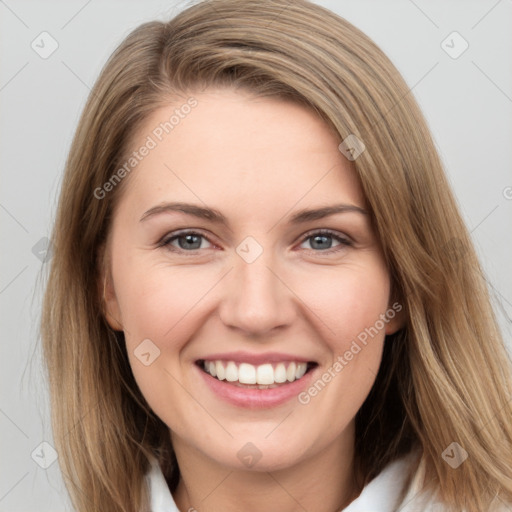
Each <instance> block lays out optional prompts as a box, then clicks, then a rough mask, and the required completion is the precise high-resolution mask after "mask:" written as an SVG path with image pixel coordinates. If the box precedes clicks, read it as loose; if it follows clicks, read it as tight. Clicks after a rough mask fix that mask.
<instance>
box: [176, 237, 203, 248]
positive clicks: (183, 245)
mask: <svg viewBox="0 0 512 512" xmlns="http://www.w3.org/2000/svg"><path fill="white" fill-rule="evenodd" d="M182 239H185V240H186V242H185V243H184V244H182V243H181V241H180V246H181V248H182V249H199V247H200V246H201V241H200V240H199V239H200V236H199V235H184V236H183V237H181V238H180V240H182ZM194 239H195V243H196V244H197V241H198V240H199V245H198V246H197V247H190V244H192V245H193V244H194ZM187 244H188V245H187Z"/></svg>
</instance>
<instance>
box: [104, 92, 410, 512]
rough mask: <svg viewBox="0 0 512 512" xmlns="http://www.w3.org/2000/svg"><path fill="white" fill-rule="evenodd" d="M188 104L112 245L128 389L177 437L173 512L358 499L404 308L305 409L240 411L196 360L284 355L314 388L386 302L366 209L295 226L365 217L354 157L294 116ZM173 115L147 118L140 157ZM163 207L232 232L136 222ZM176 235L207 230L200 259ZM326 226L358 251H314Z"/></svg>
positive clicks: (297, 110) (175, 219)
mask: <svg viewBox="0 0 512 512" xmlns="http://www.w3.org/2000/svg"><path fill="white" fill-rule="evenodd" d="M194 97H195V98H196V99H197V101H198V105H197V106H196V107H195V108H194V109H193V110H192V111H191V112H190V114H188V115H187V116H186V117H185V118H184V119H181V120H180V123H179V124H178V125H177V126H176V127H175V128H174V129H173V131H172V132H171V133H169V134H168V135H166V136H165V137H164V138H163V139H162V141H161V142H159V143H158V145H157V147H155V148H154V149H152V150H151V151H150V152H149V154H148V155H147V156H146V157H145V158H144V159H143V160H142V161H141V162H140V163H139V164H138V165H137V168H136V170H134V171H133V172H132V174H131V175H130V176H129V178H126V179H127V180H129V181H128V182H127V183H126V189H125V190H124V191H123V195H122V197H121V198H120V202H119V204H118V208H117V209H116V211H115V215H114V218H113V224H112V229H111V232H110V236H109V239H108V244H107V255H108V261H109V264H108V266H107V272H106V275H105V278H106V280H107V281H106V282H107V286H106V296H105V298H106V304H107V310H108V319H109V323H110V325H111V326H112V327H113V328H114V329H117V330H123V331H124V332H125V338H126V345H127V350H128V354H129V357H130V364H131V366H132V370H133V373H134V376H135V378H136V381H137V383H138V385H139V387H140V389H141V391H142V393H143V394H144V396H145V397H146V399H147V401H148V403H149V404H150V406H151V407H152V408H153V410H154V411H155V412H156V414H157V415H158V416H159V417H160V418H161V419H162V420H163V421H164V422H165V423H166V424H167V425H168V426H169V429H170V433H171V437H172V441H173V444H174V447H175V450H176V454H177V458H178V463H179V466H180V471H181V476H182V478H181V481H180V484H179V486H178V489H177V491H176V492H175V494H174V498H175V500H176V502H177V504H178V506H179V507H180V509H181V510H188V508H189V507H195V508H196V509H197V510H201V511H203V510H205V511H209V510H212V511H213V510H224V511H231V510H247V511H253V510H254V511H256V510H280V511H285V512H286V511H292V510H293V511H295V510H303V508H304V509H306V510H315V511H318V512H332V511H334V510H339V509H340V508H341V507H344V506H347V505H348V503H349V502H350V501H352V500H353V499H354V498H355V497H356V496H357V495H358V493H359V492H360V490H361V489H356V488H355V487H354V485H353V475H352V470H351V467H352V461H353V446H354V417H355V415H356V413H357V411H358V409H359V408H360V407H361V405H362V403H363V402H364V400H365V398H366V396H367V395H368V393H369V391H370V389H371V386H372V384H373V382H374V380H375V376H376V374H377V371H378V368H379V365H380V361H381V355H382V349H383V344H384V339H385V334H386V333H387V334H389V333H392V332H394V331H396V330H397V329H398V328H399V327H400V317H399V315H397V316H396V317H395V318H394V319H393V320H391V321H389V322H387V323H386V324H385V327H384V328H382V329H380V330H379V332H378V334H377V335H375V336H373V337H372V338H371V339H370V341H369V342H368V344H367V345H366V346H364V348H362V350H361V351H360V352H358V353H357V354H356V355H354V357H353V359H352V360H351V361H349V362H348V364H347V365H346V366H345V367H344V368H343V370H342V371H341V372H339V373H337V374H336V377H335V378H333V379H332V380H331V382H329V383H328V384H327V385H326V386H325V388H324V389H322V391H320V392H319V393H318V394H317V395H316V396H315V397H313V398H312V399H311V401H310V402H309V403H308V404H305V405H304V404H301V403H299V402H298V400H297V398H296V397H294V398H292V399H290V400H288V401H286V402H285V403H284V404H281V405H278V406H275V407H270V408H267V409H250V408H242V407H236V406H234V405H232V404H230V403H227V402H226V401H224V400H223V399H221V398H219V397H218V396H217V395H216V394H214V393H213V392H212V391H211V390H210V389H209V388H208V387H207V386H206V385H205V382H204V379H203V378H202V376H201V374H200V370H198V367H197V366H196V364H195V362H196V361H197V360H198V359H201V358H205V357H207V356H208V355H209V354H213V353H219V352H232V351H238V350H242V351H246V352H249V353H251V354H261V353H265V352H269V351H274V352H284V353H286V354H293V355H297V356H301V357H306V358H307V359H308V360H310V361H315V362H316V363H317V364H318V366H317V367H316V368H315V369H314V375H315V378H313V380H312V382H314V381H315V380H316V379H318V378H320V377H321V375H322V374H323V373H324V372H326V371H327V370H328V369H329V368H331V367H332V365H333V363H334V362H335V361H336V358H337V357H338V356H340V355H343V354H344V353H345V352H346V351H347V350H348V349H349V348H350V345H351V343H352V341H353V340H354V339H355V338H356V337H357V335H358V334H359V333H361V332H362V331H364V329H365V328H368V327H370V326H373V325H374V324H375V323H376V321H377V320H378V319H379V317H380V315H382V314H383V313H385V311H386V310H387V309H388V308H389V307H390V305H391V304H390V277H389V273H388V270H387V269H386V266H385V263H384V259H383V255H382V252H381V249H380V245H379V242H378V239H377V237H376V235H375V233H374V231H373V229H372V226H371V223H370V218H369V215H367V214H361V213H357V212H344V213H338V214H335V215H332V216H329V217H326V218H323V219H318V220H311V221H308V222H305V223H303V224H300V225H290V224H288V219H289V218H290V217H291V216H292V215H293V214H294V213H296V212H297V211H299V210H302V209H304V208H318V207H323V206H327V205H331V204H338V203H345V204H349V205H356V206H359V207H361V208H365V200H364V196H363V193H362V190H361V187H360V185H359V182H358V179H357V177H356V173H355V171H354V169H353V168H352V165H353V164H352V163H351V162H349V161H348V160H347V159H346V158H345V157H344V156H343V155H342V154H341V152H340V151H339V150H338V144H339V142H340V141H339V140H338V139H337V138H336V137H335V135H334V134H333V133H332V132H331V131H330V130H329V128H328V127H327V126H326V125H325V123H324V122H323V121H322V120H320V119H319V118H318V117H317V116H316V115H315V114H314V113H312V112H310V111H309V110H307V109H305V108H304V107H302V106H300V105H297V104H294V103H291V102H287V101H283V100H278V99H268V98H255V97H254V96H251V95H250V94H248V93H246V92H240V91H238V92H235V91H232V90H206V91H203V92H200V93H197V94H194ZM175 108H176V105H174V104H173V105H169V106H166V107H163V108H160V109H159V110H157V111H155V112H154V113H153V114H152V115H151V117H150V118H149V119H147V120H146V123H145V124H144V126H143V128H142V129H141V130H140V131H139V137H138V138H137V140H136V141H135V144H134V148H138V147H140V146H141V145H142V144H143V143H144V141H145V140H146V137H147V136H148V135H150V134H151V133H152V130H153V129H154V128H155V126H158V124H159V123H160V122H163V121H164V120H166V119H169V117H170V116H171V115H172V113H173V111H174V109H175ZM167 201H182V202H188V203H194V204H197V205H199V206H202V207H205V206H208V207H210V208H215V209H217V210H219V211H220V212H222V213H223V214H224V215H225V216H226V217H227V219H228V221H229V227H226V226H222V225H217V224H215V223H213V222H212V221H209V220H204V219H198V218H195V217H192V216H190V215H186V214H184V213H178V212H172V213H168V212H167V213H161V214H158V215H153V216H150V217H147V218H146V219H145V220H143V221H141V220H140V219H141V217H142V216H143V215H144V213H145V212H146V211H147V210H149V209H150V208H152V207H154V206H157V205H160V204H162V203H164V202H167ZM183 229H190V230H193V231H194V232H196V233H198V234H201V235H204V237H205V238H200V239H199V240H202V242H201V245H200V246H199V242H198V243H197V245H193V247H197V246H199V247H200V248H199V249H187V247H188V246H187V240H183V238H182V246H180V245H179V239H174V241H172V242H171V245H170V246H159V242H160V241H161V240H162V239H163V238H165V237H166V235H167V239H169V238H170V236H169V235H170V234H172V233H175V232H176V231H178V230H183ZM320 229H330V230H333V231H335V232H336V233H335V234H336V235H338V236H340V237H342V238H343V239H348V240H349V241H350V245H345V244H344V243H341V242H339V241H338V240H337V239H336V238H334V237H332V238H327V241H326V242H324V245H321V246H320V247H321V248H318V245H317V246H315V245H314V239H312V238H310V237H311V236H312V235H314V234H315V233H316V232H317V231H318V230H320ZM305 235H308V236H305ZM247 236H251V237H253V238H254V239H255V240H256V241H257V243H258V244H259V246H260V247H261V248H262V250H263V252H262V254H261V255H260V256H259V257H258V258H257V259H256V260H255V261H253V262H252V263H248V262H247V261H245V260H244V259H243V258H242V257H241V256H240V255H239V254H238V253H237V251H236V249H237V247H238V246H239V244H240V243H241V242H242V241H243V240H244V239H245V238H246V237H247ZM329 243H330V244H331V245H330V246H329ZM183 247H185V248H183ZM323 247H326V248H323ZM172 248H174V249H175V251H172V250H171V249H172ZM251 250H254V249H251ZM180 251H181V252H180ZM187 251H188V252H187ZM145 339H149V340H151V343H153V344H154V345H155V346H156V347H158V349H159V350H160V355H159V357H157V358H156V359H155V360H154V362H152V364H150V365H148V366H145V365H144V364H142V363H141V361H140V360H139V359H138V358H137V357H136V356H135V354H134V351H135V350H136V349H137V347H138V346H139V344H140V343H141V342H142V341H143V340H145ZM151 346H153V345H151ZM248 442H251V443H253V444H254V445H255V446H256V447H257V449H258V450H259V452H260V453H261V459H260V460H259V461H258V462H257V463H256V464H255V465H254V466H253V467H251V468H248V467H247V466H246V465H244V463H243V462H242V461H241V460H240V459H239V457H237V453H238V452H239V450H240V449H241V448H242V447H243V446H245V445H246V443H248ZM319 496H322V499H321V500H319V499H318V497H319ZM205 497H206V498H205ZM302 507H303V508H302Z"/></svg>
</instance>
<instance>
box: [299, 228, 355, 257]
mask: <svg viewBox="0 0 512 512" xmlns="http://www.w3.org/2000/svg"><path fill="white" fill-rule="evenodd" d="M333 239H334V240H336V241H337V242H339V244H338V246H335V247H338V248H335V249H334V250H330V249H331V248H332V240H333ZM310 240H311V243H310V245H311V247H312V248H313V249H312V250H313V251H314V252H329V253H331V252H336V251H339V250H342V249H343V248H344V247H347V246H351V245H352V242H351V241H350V240H349V239H348V238H345V237H343V236H341V235H339V234H337V233H336V232H334V231H330V230H328V229H322V230H319V231H315V232H313V233H307V234H306V235H305V237H304V238H303V241H302V242H301V245H302V244H304V243H306V242H308V241H310Z"/></svg>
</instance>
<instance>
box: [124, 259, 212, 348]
mask: <svg viewBox="0 0 512 512" xmlns="http://www.w3.org/2000/svg"><path fill="white" fill-rule="evenodd" d="M119 276H120V277H121V276H123V279H119V281H118V282H119V287H116V293H118V300H119V304H120V309H121V311H122V317H123V326H124V328H125V331H126V332H127V333H130V337H131V339H132V342H136V339H137V338H141V337H142V338H150V339H152V338H154V339H155V340H161V339H164V338H168V339H175V340H181V339H183V336H182V335H179V336H178V335H177V334H176V333H177V332H179V331H181V330H182V329H183V327H185V326H186V324H187V321H186V320H187V315H188V314H189V312H190V311H191V310H193V309H194V307H196V306H197V305H198V304H199V303H200V301H201V298H202V297H203V296H204V295H205V293H207V291H208V290H209V289H210V288H211V287H212V286H213V284H214V279H213V278H214V277H215V276H212V275H211V273H210V274H207V273H204V272H199V271H198V270H197V268H196V269H194V268H192V267H190V268H185V267H184V266H181V267H180V266H178V267H175V268H173V267H171V266H169V265H168V264H156V265H148V264H147V262H144V261H142V259H141V261H140V262H139V263H137V262H133V264H132V265H129V267H128V266H127V265H126V266H124V268H123V265H120V266H119ZM209 276H210V277H209ZM210 281H211V283H210Z"/></svg>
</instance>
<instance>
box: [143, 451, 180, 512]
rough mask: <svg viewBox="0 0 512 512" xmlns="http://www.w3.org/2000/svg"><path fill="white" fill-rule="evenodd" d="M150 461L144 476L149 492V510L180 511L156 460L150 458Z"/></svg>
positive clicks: (158, 511) (157, 511)
mask: <svg viewBox="0 0 512 512" xmlns="http://www.w3.org/2000/svg"><path fill="white" fill-rule="evenodd" d="M150 463H151V465H150V468H149V471H148V472H147V473H146V476H145V478H146V483H147V486H148V489H149V493H150V510H151V512H180V511H179V509H178V507H177V505H176V503H175V502H174V499H173V497H172V494H171V491H170V490H169V487H168V485H167V482H166V480H165V477H164V475H163V473H162V470H161V469H160V466H159V464H158V462H157V460H156V459H152V460H151V461H150Z"/></svg>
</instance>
